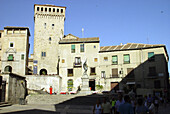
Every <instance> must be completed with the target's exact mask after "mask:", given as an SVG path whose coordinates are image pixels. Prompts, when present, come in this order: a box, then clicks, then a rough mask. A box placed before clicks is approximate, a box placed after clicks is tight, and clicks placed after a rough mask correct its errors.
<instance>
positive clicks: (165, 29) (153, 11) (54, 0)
mask: <svg viewBox="0 0 170 114" xmlns="http://www.w3.org/2000/svg"><path fill="white" fill-rule="evenodd" d="M34 4H53V5H57V6H66V7H67V9H66V20H65V32H64V34H65V35H67V34H69V33H71V34H73V35H75V36H78V37H81V36H82V34H81V29H82V28H84V37H99V38H100V45H101V46H110V45H119V44H120V43H123V44H126V43H144V44H145V43H149V44H165V45H166V48H167V50H168V53H169V49H170V45H169V44H170V0H0V30H3V27H4V26H26V27H29V28H30V32H31V37H30V44H31V48H30V53H33V39H34V18H33V16H34ZM169 66H170V64H169ZM169 69H170V68H169ZM169 71H170V70H169Z"/></svg>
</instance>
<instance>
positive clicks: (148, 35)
mask: <svg viewBox="0 0 170 114" xmlns="http://www.w3.org/2000/svg"><path fill="white" fill-rule="evenodd" d="M146 40H147V44H149V35H147V39H146Z"/></svg>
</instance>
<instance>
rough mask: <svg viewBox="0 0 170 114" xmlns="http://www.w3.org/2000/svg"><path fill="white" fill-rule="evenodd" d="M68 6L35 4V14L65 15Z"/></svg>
mask: <svg viewBox="0 0 170 114" xmlns="http://www.w3.org/2000/svg"><path fill="white" fill-rule="evenodd" d="M65 10H66V7H62V6H55V5H38V4H35V5H34V16H45V17H47V16H54V17H55V16H56V17H65Z"/></svg>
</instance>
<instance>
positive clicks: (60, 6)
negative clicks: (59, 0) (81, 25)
mask: <svg viewBox="0 0 170 114" xmlns="http://www.w3.org/2000/svg"><path fill="white" fill-rule="evenodd" d="M35 6H49V7H61V8H66V7H65V6H55V5H51V4H34V7H35Z"/></svg>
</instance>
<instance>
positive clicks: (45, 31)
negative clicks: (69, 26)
mask: <svg viewBox="0 0 170 114" xmlns="http://www.w3.org/2000/svg"><path fill="white" fill-rule="evenodd" d="M64 21H65V7H58V6H53V5H34V25H35V26H34V61H35V62H34V63H35V64H34V69H37V71H36V72H34V74H37V73H38V74H39V73H40V71H41V72H43V71H47V73H48V74H57V70H56V69H57V64H58V56H59V52H58V49H59V46H58V42H59V40H60V39H62V38H63V36H64ZM37 62H38V63H37Z"/></svg>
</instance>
